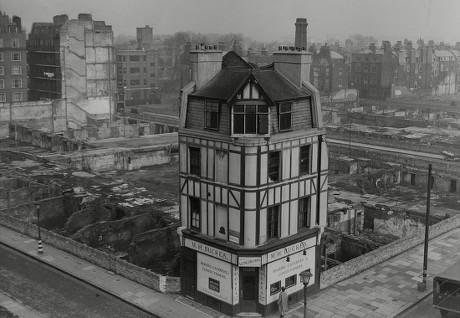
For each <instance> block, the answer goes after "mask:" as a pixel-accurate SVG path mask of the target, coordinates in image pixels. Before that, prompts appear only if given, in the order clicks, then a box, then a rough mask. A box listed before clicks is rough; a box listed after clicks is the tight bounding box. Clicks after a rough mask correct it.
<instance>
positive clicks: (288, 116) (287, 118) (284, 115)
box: [278, 102, 293, 131]
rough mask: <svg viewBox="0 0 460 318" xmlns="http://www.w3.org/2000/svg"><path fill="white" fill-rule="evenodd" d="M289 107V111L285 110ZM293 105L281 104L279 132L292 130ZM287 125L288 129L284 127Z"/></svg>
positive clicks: (279, 109) (279, 106)
mask: <svg viewBox="0 0 460 318" xmlns="http://www.w3.org/2000/svg"><path fill="white" fill-rule="evenodd" d="M286 106H287V107H288V109H287V110H283V107H286ZM292 113H293V110H292V103H291V102H287V103H280V104H279V105H278V129H279V131H290V130H292ZM285 124H286V127H284V125H285Z"/></svg>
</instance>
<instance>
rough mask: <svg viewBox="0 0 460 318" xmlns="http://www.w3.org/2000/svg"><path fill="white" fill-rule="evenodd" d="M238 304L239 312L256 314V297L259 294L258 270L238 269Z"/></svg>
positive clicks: (252, 268) (250, 268) (254, 268)
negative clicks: (239, 287)
mask: <svg viewBox="0 0 460 318" xmlns="http://www.w3.org/2000/svg"><path fill="white" fill-rule="evenodd" d="M240 277H241V278H240V279H241V280H240V286H241V292H240V300H241V301H240V303H241V312H256V310H257V295H258V294H259V287H258V286H259V268H258V267H242V268H240Z"/></svg>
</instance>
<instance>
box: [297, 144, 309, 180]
mask: <svg viewBox="0 0 460 318" xmlns="http://www.w3.org/2000/svg"><path fill="white" fill-rule="evenodd" d="M305 149H306V151H303V150H305ZM305 153H307V157H306V158H305V157H303V156H302V155H303V154H305ZM305 160H307V164H305V163H304V161H305ZM305 166H306V170H305V168H304V167H305ZM310 173H311V145H310V144H308V145H301V146H300V147H299V175H301V176H302V175H306V174H310Z"/></svg>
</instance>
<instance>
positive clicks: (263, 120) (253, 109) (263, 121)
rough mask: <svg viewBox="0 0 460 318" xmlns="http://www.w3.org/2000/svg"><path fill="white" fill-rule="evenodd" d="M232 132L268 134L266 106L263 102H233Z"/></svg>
mask: <svg viewBox="0 0 460 318" xmlns="http://www.w3.org/2000/svg"><path fill="white" fill-rule="evenodd" d="M233 134H238V135H266V134H268V106H267V105H265V104H252V103H251V104H239V103H238V104H235V105H234V106H233Z"/></svg>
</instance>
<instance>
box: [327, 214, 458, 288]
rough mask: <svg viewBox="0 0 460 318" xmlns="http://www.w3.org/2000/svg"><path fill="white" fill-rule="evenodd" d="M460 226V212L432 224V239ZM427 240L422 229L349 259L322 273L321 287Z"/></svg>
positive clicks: (430, 233) (357, 272)
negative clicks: (407, 236) (410, 235)
mask: <svg viewBox="0 0 460 318" xmlns="http://www.w3.org/2000/svg"><path fill="white" fill-rule="evenodd" d="M459 226H460V214H458V215H456V216H454V217H451V218H448V219H445V220H444V221H441V222H439V223H436V224H433V225H431V226H430V231H429V236H430V239H432V238H435V237H437V236H439V235H441V234H444V233H446V232H448V231H450V230H453V229H455V228H457V227H459ZM424 241H425V231H420V232H419V233H417V234H416V235H414V236H412V237H409V238H405V239H399V240H397V241H394V242H392V243H390V244H387V245H384V246H382V247H379V248H378V249H375V250H373V251H371V252H369V253H366V254H363V255H361V256H359V257H357V258H354V259H352V260H349V261H347V262H345V263H342V264H340V265H338V266H335V267H333V268H331V269H328V270H326V271H324V272H322V273H321V277H320V289H324V288H327V287H329V286H331V285H334V284H336V283H338V282H340V281H342V280H344V279H347V278H349V277H351V276H354V275H356V274H359V273H361V272H363V271H365V270H366V269H369V268H371V267H373V266H375V265H377V264H380V263H382V262H384V261H386V260H389V259H390V258H392V257H394V256H396V255H398V254H401V253H403V252H405V251H407V250H409V249H411V248H414V247H415V246H417V245H419V244H422V243H423V242H424Z"/></svg>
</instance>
